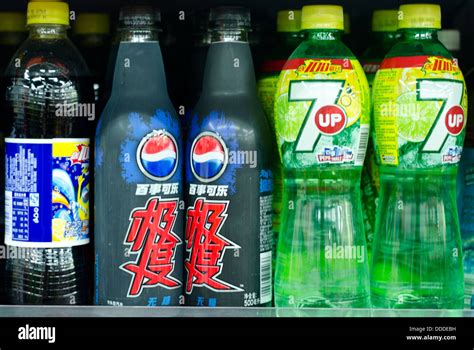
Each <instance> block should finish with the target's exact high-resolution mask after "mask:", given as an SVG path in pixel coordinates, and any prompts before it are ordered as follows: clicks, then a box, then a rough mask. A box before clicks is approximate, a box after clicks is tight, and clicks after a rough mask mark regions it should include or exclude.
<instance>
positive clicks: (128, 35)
mask: <svg viewBox="0 0 474 350" xmlns="http://www.w3.org/2000/svg"><path fill="white" fill-rule="evenodd" d="M158 20H159V12H157V11H155V10H154V9H153V8H151V7H127V8H124V9H122V11H121V13H120V20H119V35H120V44H119V47H118V53H117V61H116V64H115V74H114V79H113V84H112V93H111V96H110V99H109V101H108V103H107V105H106V107H105V109H104V112H103V114H102V117H101V119H100V122H99V126H98V128H97V135H96V142H97V143H96V162H95V169H96V183H95V189H96V206H95V213H96V221H95V231H96V232H97V234H96V237H95V253H96V285H95V303H96V304H99V305H120V306H122V305H135V306H139V305H141V306H168V305H172V306H176V305H179V304H180V303H184V298H183V297H182V291H183V279H182V276H183V246H184V237H183V219H184V218H183V214H184V213H183V210H184V202H183V194H182V164H183V163H182V159H183V154H182V151H181V143H182V141H181V130H180V121H179V119H178V117H177V115H176V112H175V111H174V108H173V105H172V103H171V101H170V99H169V97H168V91H167V85H166V76H165V70H164V65H163V59H162V56H161V50H160V44H159V41H158V28H157V22H158Z"/></svg>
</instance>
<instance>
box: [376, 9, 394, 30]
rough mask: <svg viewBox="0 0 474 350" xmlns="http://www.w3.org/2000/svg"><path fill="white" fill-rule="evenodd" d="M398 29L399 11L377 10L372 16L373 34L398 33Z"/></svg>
mask: <svg viewBox="0 0 474 350" xmlns="http://www.w3.org/2000/svg"><path fill="white" fill-rule="evenodd" d="M397 29H398V11H397V10H376V11H374V13H373V15H372V31H373V32H396V31H397Z"/></svg>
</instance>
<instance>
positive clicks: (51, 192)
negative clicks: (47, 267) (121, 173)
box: [5, 138, 90, 248]
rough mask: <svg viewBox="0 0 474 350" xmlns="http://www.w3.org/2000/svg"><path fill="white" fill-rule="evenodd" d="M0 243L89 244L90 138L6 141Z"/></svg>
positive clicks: (58, 245) (25, 245) (21, 244)
mask: <svg viewBox="0 0 474 350" xmlns="http://www.w3.org/2000/svg"><path fill="white" fill-rule="evenodd" d="M5 151H6V190H5V244H7V245H12V246H19V247H32V248H51V247H72V246H77V245H83V244H87V243H88V242H89V187H90V183H89V170H90V169H89V152H90V150H89V139H14V138H7V139H6V140H5Z"/></svg>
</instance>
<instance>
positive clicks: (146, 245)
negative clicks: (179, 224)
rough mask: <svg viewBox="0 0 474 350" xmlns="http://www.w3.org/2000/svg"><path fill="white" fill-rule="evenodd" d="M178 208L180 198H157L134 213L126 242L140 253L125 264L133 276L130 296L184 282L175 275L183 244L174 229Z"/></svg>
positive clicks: (125, 268)
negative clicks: (133, 260) (179, 248)
mask: <svg viewBox="0 0 474 350" xmlns="http://www.w3.org/2000/svg"><path fill="white" fill-rule="evenodd" d="M177 208H178V201H177V200H161V201H160V199H159V198H156V197H154V198H151V199H150V200H149V201H148V203H147V205H146V208H140V209H135V210H134V211H133V212H132V214H131V216H130V220H131V223H130V227H129V230H128V234H127V237H126V239H125V243H126V244H130V245H131V247H130V254H137V259H136V261H135V262H128V263H126V264H124V265H122V266H121V268H122V269H123V270H125V271H127V272H129V273H130V274H132V275H133V277H132V281H131V283H130V289H129V292H128V295H129V296H130V297H137V296H139V295H140V294H141V292H142V289H143V287H156V286H158V285H161V286H163V287H165V288H167V289H174V288H177V287H179V286H180V285H181V282H180V281H178V280H176V279H175V278H173V277H172V276H171V274H172V273H173V271H174V267H175V260H174V256H175V254H176V247H177V245H178V244H180V243H181V240H180V238H179V237H178V236H176V234H175V233H174V232H173V228H174V223H175V221H176V212H177Z"/></svg>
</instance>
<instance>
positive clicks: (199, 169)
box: [190, 132, 229, 182]
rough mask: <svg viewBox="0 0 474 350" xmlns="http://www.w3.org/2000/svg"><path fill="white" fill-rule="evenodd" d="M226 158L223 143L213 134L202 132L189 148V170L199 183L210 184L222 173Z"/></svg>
mask: <svg viewBox="0 0 474 350" xmlns="http://www.w3.org/2000/svg"><path fill="white" fill-rule="evenodd" d="M228 158H229V153H228V150H227V147H226V145H225V143H224V141H223V140H222V139H221V138H220V137H219V136H218V135H216V134H215V133H212V132H203V133H201V134H200V135H198V137H196V139H195V140H194V142H193V144H192V147H191V157H190V161H191V164H190V165H191V170H192V172H193V174H194V176H195V177H196V178H197V179H198V180H199V181H201V182H212V181H214V180H217V179H218V178H219V177H220V176H221V175H222V174H223V173H224V171H225V169H226V167H227V161H228Z"/></svg>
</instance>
